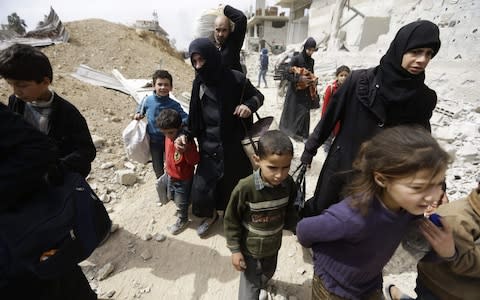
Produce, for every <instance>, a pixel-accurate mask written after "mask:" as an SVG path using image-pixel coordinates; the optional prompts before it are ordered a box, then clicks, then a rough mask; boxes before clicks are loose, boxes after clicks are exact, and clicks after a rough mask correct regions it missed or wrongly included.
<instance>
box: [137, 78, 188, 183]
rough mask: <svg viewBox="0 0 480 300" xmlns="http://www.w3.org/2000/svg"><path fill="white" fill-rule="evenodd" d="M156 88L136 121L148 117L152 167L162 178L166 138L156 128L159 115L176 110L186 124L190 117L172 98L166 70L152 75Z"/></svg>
mask: <svg viewBox="0 0 480 300" xmlns="http://www.w3.org/2000/svg"><path fill="white" fill-rule="evenodd" d="M152 82H153V86H154V89H155V90H154V91H153V94H152V95H150V96H148V97H147V98H146V99H144V101H143V102H142V103H140V104H139V105H138V107H137V111H136V113H135V116H134V119H135V120H140V119H142V118H144V117H145V116H147V133H148V136H149V137H150V153H151V155H152V165H153V171H154V172H155V176H156V177H157V178H160V176H162V174H163V163H164V159H163V153H164V151H165V144H164V141H165V137H164V135H163V133H162V132H161V131H160V129H159V128H158V127H157V126H156V118H157V116H158V114H159V113H160V112H161V111H162V110H164V109H166V108H171V109H174V110H176V111H177V112H178V113H179V114H180V116H181V118H182V121H183V122H184V123H185V124H186V122H187V118H188V115H187V113H186V112H185V111H184V110H183V109H182V107H181V106H180V103H178V102H177V101H175V100H173V99H172V98H170V92H171V91H172V88H173V78H172V75H171V74H170V73H169V72H168V71H165V70H157V71H155V73H153V75H152Z"/></svg>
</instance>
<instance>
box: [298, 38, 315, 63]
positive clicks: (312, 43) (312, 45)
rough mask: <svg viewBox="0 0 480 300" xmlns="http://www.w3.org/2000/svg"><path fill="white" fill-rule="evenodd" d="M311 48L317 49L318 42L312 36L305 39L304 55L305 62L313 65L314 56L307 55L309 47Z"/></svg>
mask: <svg viewBox="0 0 480 300" xmlns="http://www.w3.org/2000/svg"><path fill="white" fill-rule="evenodd" d="M309 48H315V49H316V48H317V42H316V41H315V39H314V38H312V37H309V38H308V39H307V40H306V41H305V44H303V50H302V55H303V58H304V59H305V63H306V64H307V65H311V64H312V63H313V58H312V57H311V56H309V55H307V49H309Z"/></svg>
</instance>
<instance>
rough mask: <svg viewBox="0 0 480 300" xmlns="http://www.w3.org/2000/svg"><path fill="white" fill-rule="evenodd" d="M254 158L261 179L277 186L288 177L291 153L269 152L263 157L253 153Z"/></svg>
mask: <svg viewBox="0 0 480 300" xmlns="http://www.w3.org/2000/svg"><path fill="white" fill-rule="evenodd" d="M254 160H255V162H256V163H257V165H258V167H259V168H260V174H261V176H262V179H263V181H265V182H267V183H269V184H271V185H273V186H277V185H279V184H280V183H282V182H283V181H284V180H285V179H286V178H287V177H288V171H290V164H291V162H292V155H290V154H283V155H277V154H271V155H267V156H266V157H264V158H259V157H258V156H256V155H254Z"/></svg>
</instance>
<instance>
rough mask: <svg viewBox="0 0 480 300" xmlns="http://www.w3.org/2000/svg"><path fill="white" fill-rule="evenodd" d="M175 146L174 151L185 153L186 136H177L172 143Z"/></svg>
mask: <svg viewBox="0 0 480 300" xmlns="http://www.w3.org/2000/svg"><path fill="white" fill-rule="evenodd" d="M174 145H175V150H177V151H178V152H180V153H183V152H185V148H186V146H187V136H186V135H184V134H182V135H179V136H178V137H177V138H176V139H175V142H174Z"/></svg>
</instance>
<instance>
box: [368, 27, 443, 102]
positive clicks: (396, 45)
mask: <svg viewBox="0 0 480 300" xmlns="http://www.w3.org/2000/svg"><path fill="white" fill-rule="evenodd" d="M415 48H432V49H433V56H435V55H436V54H437V53H438V50H439V49H440V38H439V30H438V27H437V25H435V24H433V23H432V22H430V21H416V22H412V23H410V24H407V25H405V26H403V27H402V28H400V30H399V31H398V32H397V35H396V36H395V38H394V40H393V41H392V43H391V44H390V47H389V49H388V51H387V53H385V55H384V56H383V57H382V59H381V60H380V65H379V68H378V73H377V78H378V79H379V82H380V83H381V85H380V88H379V91H378V95H379V96H380V97H381V98H382V100H383V101H384V102H385V103H387V104H389V103H392V102H393V103H398V104H406V103H409V102H411V101H416V100H420V99H417V95H419V94H422V92H423V91H424V90H425V89H428V88H427V86H426V85H425V83H424V81H425V73H424V72H422V73H421V74H418V75H414V74H411V73H409V72H408V71H407V70H405V69H403V68H402V59H403V55H404V54H405V53H406V52H407V51H409V50H411V49H415ZM433 56H432V58H433Z"/></svg>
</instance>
